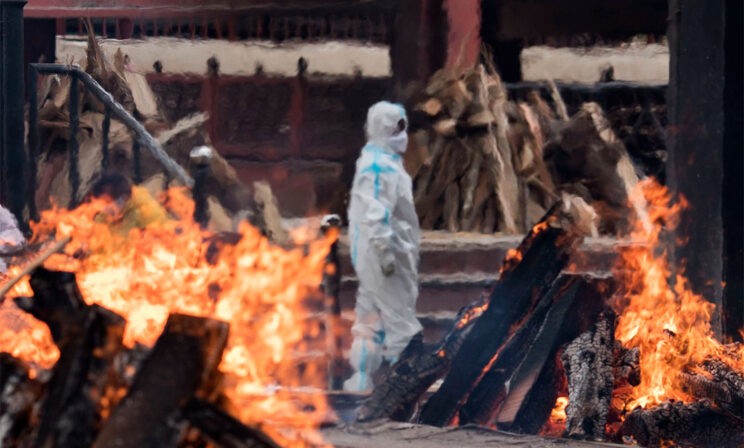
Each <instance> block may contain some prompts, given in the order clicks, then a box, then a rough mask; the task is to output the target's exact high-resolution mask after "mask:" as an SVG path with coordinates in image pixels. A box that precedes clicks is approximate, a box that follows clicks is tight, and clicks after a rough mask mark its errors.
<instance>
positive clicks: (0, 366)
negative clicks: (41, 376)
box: [0, 353, 42, 446]
mask: <svg viewBox="0 0 744 448" xmlns="http://www.w3.org/2000/svg"><path fill="white" fill-rule="evenodd" d="M41 393H42V385H41V383H39V382H38V381H35V380H32V379H31V378H30V377H29V372H28V366H26V365H25V364H24V363H23V362H22V361H20V360H18V359H16V358H13V357H12V356H10V355H9V354H7V353H0V446H25V445H27V444H26V443H25V440H24V438H25V437H24V436H26V435H28V433H29V430H30V427H31V423H32V417H31V410H32V408H33V405H34V404H35V403H36V402H37V401H38V399H39V397H40V396H41Z"/></svg>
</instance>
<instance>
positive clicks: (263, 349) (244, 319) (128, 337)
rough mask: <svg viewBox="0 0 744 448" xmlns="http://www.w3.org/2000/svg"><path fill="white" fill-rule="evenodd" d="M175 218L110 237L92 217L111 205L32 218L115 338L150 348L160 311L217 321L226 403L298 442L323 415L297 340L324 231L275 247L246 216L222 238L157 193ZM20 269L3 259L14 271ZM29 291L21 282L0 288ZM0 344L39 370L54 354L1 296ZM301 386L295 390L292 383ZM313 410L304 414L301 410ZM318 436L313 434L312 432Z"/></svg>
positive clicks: (315, 378)
mask: <svg viewBox="0 0 744 448" xmlns="http://www.w3.org/2000/svg"><path fill="white" fill-rule="evenodd" d="M162 199H163V201H164V203H165V204H166V205H167V208H168V210H169V211H170V212H171V215H172V216H173V217H174V219H172V220H169V221H168V222H166V223H164V224H156V225H151V226H148V227H147V228H145V229H135V230H133V231H131V232H130V233H129V234H128V235H127V236H126V237H121V236H117V234H116V233H115V232H112V231H111V229H110V226H108V225H107V224H106V223H105V222H101V219H100V217H101V216H105V214H102V212H104V211H105V210H106V208H107V207H108V206H109V205H110V204H107V203H106V202H105V201H102V200H97V201H93V202H90V203H86V204H83V205H82V206H80V207H78V208H76V209H75V210H64V209H53V210H49V211H46V212H44V213H43V214H42V217H41V220H40V222H38V223H32V228H33V231H34V239H35V240H36V241H44V240H51V239H52V238H54V237H56V238H60V237H61V236H67V235H69V236H71V237H72V240H71V242H70V243H69V244H68V245H67V246H66V248H65V250H64V253H62V254H58V255H55V256H53V257H52V258H50V259H49V260H48V261H47V262H46V264H45V266H46V267H47V268H50V269H59V270H68V271H74V272H75V273H76V276H77V281H78V284H79V286H80V289H81V291H82V294H83V296H84V298H85V300H86V301H87V302H88V303H89V304H93V303H96V304H100V305H101V306H104V307H106V308H108V309H110V310H112V311H114V312H116V313H119V314H120V315H121V316H123V317H124V318H126V319H127V326H126V332H125V336H124V337H125V341H124V342H125V344H126V345H127V346H129V347H132V346H134V344H135V343H141V344H145V345H152V344H153V343H154V342H155V340H156V339H157V338H158V336H159V335H160V333H161V332H162V329H163V327H164V324H165V321H166V319H167V316H168V314H169V313H173V312H179V313H185V314H191V315H195V316H202V317H209V318H214V319H220V320H223V321H226V322H228V323H229V324H230V336H229V341H228V345H227V348H226V350H225V353H224V355H223V358H222V362H221V364H220V366H219V369H220V370H221V371H222V372H223V373H224V374H225V379H224V380H223V386H222V387H223V393H224V394H225V396H226V397H227V398H229V400H230V410H231V412H233V413H234V414H235V415H236V416H237V417H238V418H240V419H241V420H243V421H244V422H246V423H249V424H257V425H258V424H265V423H266V422H276V423H278V424H277V425H276V426H277V427H282V428H291V429H292V431H291V432H289V433H288V432H281V433H280V432H279V431H278V430H274V429H272V428H271V427H268V426H271V425H266V427H264V426H262V428H263V429H264V430H265V431H268V433H269V434H270V435H271V436H273V437H274V438H275V439H277V440H278V441H281V444H282V446H293V445H302V444H304V443H305V442H304V440H303V438H302V437H297V432H303V433H304V432H306V430H310V429H311V428H312V427H314V426H315V425H316V424H317V421H314V420H316V419H315V418H313V417H319V416H321V415H325V413H326V412H328V407H327V405H326V403H325V399H324V396H323V394H321V393H317V392H315V393H312V392H308V391H312V390H315V391H318V390H319V389H317V388H316V389H313V388H312V387H313V386H318V387H322V386H323V385H324V384H325V372H324V371H323V370H322V368H321V366H322V365H324V364H323V363H322V362H317V363H309V364H307V365H305V364H303V368H299V367H298V364H299V362H298V356H299V354H300V353H302V352H304V351H305V350H309V348H308V347H307V340H308V339H311V338H313V337H316V336H317V335H318V333H319V331H320V327H319V322H318V321H317V320H313V319H311V318H310V311H309V310H308V309H307V307H306V299H307V298H308V297H311V296H312V295H313V294H316V293H317V289H318V286H319V285H320V283H321V280H322V275H323V270H324V264H325V257H326V254H327V253H328V250H329V247H330V244H331V240H330V239H318V240H313V241H308V242H305V243H304V244H303V245H301V246H299V248H296V249H292V250H285V249H283V248H280V247H277V246H274V245H272V244H270V243H269V241H268V240H267V239H265V238H264V237H262V236H261V235H260V233H259V232H258V231H257V230H256V229H254V228H252V227H250V226H248V225H244V226H242V227H241V228H240V230H239V233H240V239H239V241H238V242H237V243H236V244H234V245H233V244H221V245H219V250H218V251H215V250H214V249H215V247H214V245H215V243H214V239H215V238H214V236H215V235H213V234H212V233H211V232H209V231H206V230H202V229H201V228H200V227H199V226H198V225H197V224H196V223H194V221H193V220H192V219H191V218H190V217H191V216H192V215H193V203H192V202H191V200H190V199H188V198H187V197H186V196H185V195H184V193H183V191H182V190H171V191H169V192H168V193H167V194H166V195H164V197H163V198H162ZM19 271H20V268H17V267H15V268H13V269H11V271H9V273H8V275H9V276H13V275H14V274H15V273H17V272H19ZM24 295H31V290H30V286H29V284H28V281H27V280H26V281H22V282H21V283H19V284H17V285H16V286H15V287H14V288H13V289H12V290H11V292H10V293H9V294H8V297H9V298H10V297H15V296H24ZM0 352H8V353H10V354H12V355H13V356H15V357H18V358H21V359H23V360H25V361H27V362H28V363H30V364H31V365H32V366H35V367H36V368H37V369H48V368H50V367H51V366H53V364H54V362H55V361H56V359H57V358H58V356H59V353H58V351H57V348H56V346H55V345H54V343H53V342H52V340H51V337H50V335H49V332H48V330H47V327H46V325H44V324H43V323H41V322H38V321H35V320H34V319H33V318H32V317H30V316H29V315H26V314H25V313H23V312H21V311H20V310H18V309H17V308H15V305H13V302H12V301H11V300H6V301H5V302H4V303H3V305H2V308H0ZM299 387H303V389H302V390H303V393H301V394H299V393H297V392H296V390H297V389H298V388H299ZM309 409H310V410H313V411H312V412H313V413H314V415H309V414H308V410H309ZM316 442H317V441H316Z"/></svg>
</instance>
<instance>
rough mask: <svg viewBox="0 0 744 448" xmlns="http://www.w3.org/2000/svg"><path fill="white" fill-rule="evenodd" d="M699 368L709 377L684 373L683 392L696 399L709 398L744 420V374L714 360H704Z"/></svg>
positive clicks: (689, 372) (690, 372) (682, 377)
mask: <svg viewBox="0 0 744 448" xmlns="http://www.w3.org/2000/svg"><path fill="white" fill-rule="evenodd" d="M697 367H699V368H700V369H702V370H704V371H705V372H707V373H708V374H709V375H704V374H701V373H697V372H694V371H685V372H683V373H682V374H680V376H681V379H682V387H683V390H684V391H685V392H687V393H688V394H690V395H691V396H693V397H695V398H708V399H710V400H712V401H713V402H714V403H715V404H716V405H717V406H719V407H720V408H722V409H725V410H727V411H729V412H731V413H732V414H734V415H736V416H737V417H740V418H744V374H742V373H739V372H737V371H735V370H734V369H733V368H732V367H731V366H729V365H728V364H726V363H725V362H723V361H721V360H719V359H714V358H709V359H706V360H704V361H703V362H702V363H701V365H699V366H697Z"/></svg>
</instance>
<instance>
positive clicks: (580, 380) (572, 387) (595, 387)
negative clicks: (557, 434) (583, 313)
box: [561, 312, 615, 440]
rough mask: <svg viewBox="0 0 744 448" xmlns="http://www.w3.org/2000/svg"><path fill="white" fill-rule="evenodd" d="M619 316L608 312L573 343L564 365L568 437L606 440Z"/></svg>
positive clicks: (568, 348)
mask: <svg viewBox="0 0 744 448" xmlns="http://www.w3.org/2000/svg"><path fill="white" fill-rule="evenodd" d="M614 332H615V316H614V314H613V313H611V312H605V313H604V315H603V316H602V317H601V318H600V319H599V320H598V321H597V323H596V324H595V325H594V327H593V328H592V329H591V330H589V331H587V332H585V333H583V334H582V335H581V336H579V337H578V338H576V339H575V340H574V341H573V342H571V343H570V344H569V345H568V346H567V347H566V349H565V350H564V352H563V354H562V355H561V361H562V363H563V368H564V371H565V372H566V377H567V379H568V407H567V408H566V417H567V418H566V436H568V437H571V438H577V439H590V440H602V439H604V434H605V423H607V414H608V412H609V409H610V400H611V398H612V390H613V385H614V376H613V366H612V363H613V353H614V350H613V348H614V342H615V340H614Z"/></svg>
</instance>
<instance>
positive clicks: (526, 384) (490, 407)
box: [460, 275, 612, 433]
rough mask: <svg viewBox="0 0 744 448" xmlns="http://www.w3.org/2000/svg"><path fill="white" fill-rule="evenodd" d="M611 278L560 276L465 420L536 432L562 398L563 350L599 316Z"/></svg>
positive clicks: (471, 401)
mask: <svg viewBox="0 0 744 448" xmlns="http://www.w3.org/2000/svg"><path fill="white" fill-rule="evenodd" d="M610 283H611V282H610V281H609V280H608V279H598V278H588V277H582V276H577V275H564V276H561V277H560V278H559V279H558V280H556V282H555V283H554V284H553V286H552V287H551V288H550V290H549V291H548V292H547V293H546V294H545V295H544V296H543V297H542V298H541V299H540V302H539V303H538V305H537V306H536V307H535V310H534V311H533V312H532V314H531V315H530V317H529V318H528V319H527V320H526V321H525V323H523V324H522V325H520V328H519V330H517V332H516V333H515V334H514V335H513V336H512V338H510V340H509V342H507V344H506V345H505V346H504V347H503V348H502V349H501V350H500V352H499V354H498V357H497V358H496V361H495V362H494V364H493V366H491V367H490V369H489V371H488V373H486V375H485V376H484V377H483V379H481V380H480V382H479V383H478V385H477V386H476V388H475V389H474V390H473V392H472V393H471V394H470V396H469V397H468V401H467V403H466V404H465V406H464V407H463V409H462V411H461V413H460V422H461V423H466V422H472V423H477V424H496V425H497V426H498V427H499V428H501V429H507V430H511V431H518V432H527V433H536V432H537V431H538V430H539V429H540V427H541V426H542V425H543V423H544V422H545V420H546V419H547V418H548V416H549V415H550V411H551V409H552V407H553V404H554V403H555V400H556V398H557V393H558V385H559V383H560V381H559V380H560V379H561V377H560V375H559V373H560V371H559V370H558V369H556V365H555V363H556V360H557V354H558V351H559V350H560V348H561V346H562V345H563V344H565V343H567V342H569V341H571V340H572V339H573V338H575V337H576V336H577V335H579V334H580V333H581V332H582V331H584V330H586V329H587V328H589V327H590V326H591V325H592V323H593V322H595V321H596V319H597V316H598V315H599V313H600V311H601V310H602V309H603V307H604V305H603V304H604V298H603V297H604V296H605V295H606V294H607V292H608V291H611V289H612V285H611V284H610ZM546 384H554V385H555V387H545V385H546ZM536 386H539V387H536Z"/></svg>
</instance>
